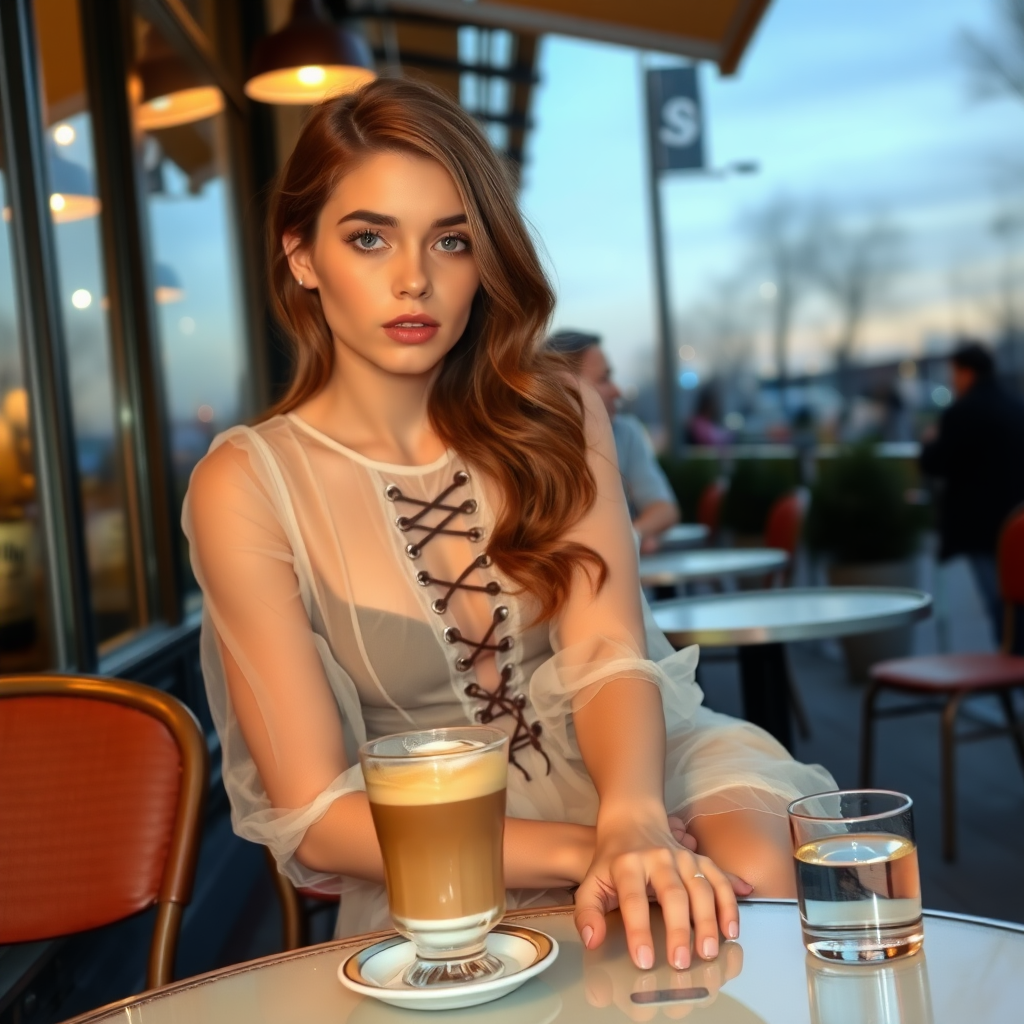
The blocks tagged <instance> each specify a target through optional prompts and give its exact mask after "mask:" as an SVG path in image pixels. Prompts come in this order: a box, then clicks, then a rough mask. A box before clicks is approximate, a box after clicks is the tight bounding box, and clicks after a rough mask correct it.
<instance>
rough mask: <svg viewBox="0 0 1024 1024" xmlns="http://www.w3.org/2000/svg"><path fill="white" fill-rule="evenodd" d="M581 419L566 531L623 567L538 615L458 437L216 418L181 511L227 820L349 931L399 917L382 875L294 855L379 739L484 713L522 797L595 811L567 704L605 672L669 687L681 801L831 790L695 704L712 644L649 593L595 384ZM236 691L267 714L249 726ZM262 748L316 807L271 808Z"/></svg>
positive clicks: (685, 807)
mask: <svg viewBox="0 0 1024 1024" xmlns="http://www.w3.org/2000/svg"><path fill="white" fill-rule="evenodd" d="M587 434H588V444H589V453H588V457H589V461H590V465H591V468H592V470H593V472H594V474H595V477H596V480H597V484H598V498H597V501H596V503H595V505H594V507H593V508H592V509H591V511H590V512H589V513H588V514H587V515H586V517H585V518H584V519H583V520H582V521H581V522H580V523H579V524H578V525H577V526H576V527H575V528H574V529H573V531H572V533H571V537H572V538H573V539H576V540H580V541H582V542H583V543H585V544H587V545H589V546H590V547H592V548H594V549H595V550H596V551H598V552H599V553H600V554H601V555H602V557H603V558H604V559H605V561H606V563H607V565H608V570H609V574H608V580H607V582H606V584H605V585H604V587H603V588H602V589H601V590H600V591H599V592H598V593H597V594H594V593H593V591H592V588H591V586H590V584H589V583H588V581H587V580H586V579H585V578H584V577H583V576H582V574H581V575H580V577H579V579H578V581H577V584H576V585H575V587H574V589H573V593H572V596H571V598H570V600H569V601H568V603H567V604H566V606H565V607H564V609H563V610H562V612H561V613H560V615H559V616H558V618H556V619H555V620H554V621H552V622H550V623H545V624H541V625H537V624H535V622H534V619H535V602H534V600H533V599H532V598H531V595H530V594H528V593H523V592H517V588H516V587H515V585H514V584H513V583H512V582H511V581H510V580H509V579H507V578H505V577H504V576H503V575H502V573H500V572H499V571H498V570H497V568H496V567H495V566H494V565H493V564H491V563H490V561H489V560H488V558H487V557H486V554H485V550H486V545H487V536H488V530H489V529H490V527H491V525H492V524H493V522H494V508H495V501H496V494H495V492H494V489H493V485H492V484H491V483H490V481H488V480H487V479H485V478H484V477H483V475H482V474H480V473H479V472H477V471H475V470H474V468H473V467H472V466H468V465H466V464H465V463H464V462H463V461H462V460H461V459H460V458H459V456H458V455H457V454H456V453H455V452H452V451H449V452H448V453H446V454H445V455H444V456H443V457H441V458H440V459H438V460H437V461H436V462H434V463H432V464H431V465H427V466H404V465H389V464H385V463H380V462H374V461H372V460H370V459H367V458H365V457H363V456H362V455H360V454H358V453H356V452H354V451H352V450H350V449H348V448H345V447H343V446H342V445H340V444H338V443H337V442H336V441H334V440H332V439H331V438H329V437H327V436H326V435H324V434H322V433H320V432H319V431H317V430H315V429H314V428H313V427H311V426H310V425H308V424H307V423H305V422H304V421H303V420H302V419H301V418H299V417H298V416H297V415H295V414H288V415H285V416H276V417H274V418H272V419H269V420H267V421H265V422H263V423H261V424H259V425H258V426H256V427H254V428H249V427H235V428H232V429H231V430H228V431H226V432H225V433H223V434H221V435H219V436H218V437H217V438H216V439H215V441H214V443H213V445H212V447H211V450H210V452H209V454H208V455H207V456H206V457H205V458H204V459H203V460H202V462H200V464H199V465H198V466H197V468H196V470H195V471H194V473H193V476H192V480H191V483H190V488H189V493H188V495H187V497H186V500H185V506H184V513H183V526H184V529H185V533H186V535H187V537H188V539H189V542H190V545H191V558H192V565H193V568H194V571H195V574H196V578H197V579H198V581H199V583H200V585H201V587H202V589H203V593H204V620H203V631H202V664H203V673H204V677H205V680H206V687H207V692H208V694H209V701H210V707H211V709H212V712H213V718H214V721H215V723H216V726H217V730H218V733H219V735H220V738H221V744H222V751H223V769H224V784H225V787H226V789H227V792H228V795H229V797H230V800H231V808H232V822H233V825H234V828H235V831H236V832H237V833H238V834H239V835H241V836H243V837H245V838H246V839H250V840H252V841H254V842H257V843H262V844H264V845H266V846H267V847H269V849H270V850H271V851H272V853H273V855H274V857H275V858H276V859H277V862H278V864H279V865H280V867H281V869H282V870H283V871H284V873H285V874H286V875H287V876H288V877H289V878H290V879H291V880H292V881H293V882H295V883H296V884H297V885H300V886H305V887H313V888H316V889H319V890H321V891H328V892H339V893H342V900H341V908H340V912H339V918H338V924H337V930H336V934H338V935H339V936H341V935H347V934H352V933H355V932H358V931H364V930H368V929H371V928H377V927H384V926H386V924H387V922H388V918H387V903H386V899H385V895H384V891H383V887H382V886H380V885H377V884H373V883H370V882H365V881H361V880H358V879H352V878H345V877H340V876H335V875H327V874H323V873H319V872H316V871H313V870H310V869H309V868H308V867H306V866H305V865H303V864H302V863H301V862H300V861H299V860H298V859H297V858H296V857H295V851H296V849H297V848H298V846H299V844H300V843H301V842H302V839H303V836H304V835H305V832H306V830H307V829H308V828H309V827H310V826H311V825H312V824H313V823H314V822H316V821H318V820H319V819H320V818H321V817H322V816H323V815H324V814H325V813H326V811H327V809H328V807H329V806H330V805H331V803H332V802H333V801H334V800H336V799H338V798H339V797H341V796H343V795H345V794H348V793H352V792H354V791H358V790H362V789H363V788H364V786H363V780H362V776H361V771H360V768H359V762H358V756H357V749H358V747H359V745H360V744H361V743H362V742H363V741H365V740H366V739H367V738H373V737H377V736H381V735H385V734H387V733H392V732H400V731H403V730H407V729H418V728H432V727H437V726H443V725H453V724H465V723H472V722H478V721H481V720H483V721H489V722H490V723H491V724H492V725H495V726H497V727H499V728H503V729H505V730H507V731H508V733H509V735H510V737H511V738H512V763H510V765H509V776H508V814H509V815H510V816H513V817H520V818H532V819H544V820H562V821H572V822H576V823H580V824H591V825H592V824H593V823H594V822H595V820H596V814H597V794H596V792H595V790H594V786H593V784H592V783H591V781H590V778H589V776H588V774H587V771H586V768H585V766H584V764H583V762H582V760H581V758H580V754H579V750H578V747H577V745H576V742H575V739H574V733H573V725H572V715H573V711H574V709H578V708H579V707H580V706H581V705H582V704H584V703H585V702H586V701H587V700H589V699H590V698H592V696H593V695H594V693H596V691H597V690H598V689H599V688H600V686H601V684H602V683H604V682H606V681H609V680H612V679H623V678H628V679H633V680H635V681H636V685H638V686H643V685H654V686H658V687H659V688H660V690H661V694H662V700H663V704H664V708H665V718H666V724H667V734H668V744H667V763H666V766H665V804H666V807H667V808H668V809H669V810H670V811H675V812H678V813H679V814H680V815H681V816H682V817H683V819H684V820H690V819H691V818H693V817H694V816H696V815H698V814H710V813H720V812H723V811H729V810H735V809H737V808H749V809H755V810H760V811H765V812H769V813H772V814H784V813H785V808H786V805H787V803H788V802H789V801H791V800H794V799H796V798H797V797H798V796H800V795H804V794H808V793H813V792H820V791H823V790H827V789H833V788H835V783H834V782H833V780H832V778H831V776H829V774H828V773H827V772H826V771H825V770H824V769H823V768H821V767H819V766H816V765H811V766H808V765H802V764H799V763H798V762H796V761H794V760H793V759H792V758H791V757H790V756H789V754H788V753H787V752H786V751H785V750H784V749H783V747H782V746H781V745H780V744H778V743H777V742H776V741H775V740H774V739H773V738H772V737H770V736H769V735H768V734H767V733H765V732H763V731H762V730H761V729H758V728H756V727H754V726H752V725H750V724H748V723H746V722H742V721H738V720H735V719H732V718H729V717H727V716H725V715H721V714H717V713H716V712H713V711H710V710H708V709H706V708H703V707H701V700H702V697H703V695H702V693H701V690H700V688H699V687H698V686H697V684H696V682H695V680H694V670H695V668H696V665H697V655H698V651H697V648H696V647H691V648H687V649H686V650H683V651H679V652H678V653H673V651H672V648H671V646H670V645H669V644H668V642H667V641H666V640H665V637H664V635H663V634H661V633H660V631H658V630H657V628H656V627H655V626H654V624H653V622H652V621H651V619H650V616H649V614H648V613H647V611H646V605H645V604H644V603H643V601H642V597H641V592H640V587H639V581H638V576H637V560H636V549H635V546H634V543H633V536H632V532H631V530H630V524H629V519H628V514H627V511H626V502H625V498H624V496H623V493H622V485H621V479H620V477H619V473H618V469H617V466H616V462H615V454H614V445H613V441H612V436H611V429H610V425H609V423H608V419H607V416H606V415H605V414H604V411H603V409H602V408H601V406H600V404H599V403H597V402H595V401H594V400H593V397H592V396H589V397H588V398H587ZM455 584H458V586H456V585H455ZM227 660H230V661H231V662H233V665H234V666H235V668H236V669H237V671H233V672H232V673H231V678H230V680H229V678H228V675H227V673H226V672H225V662H226V661H227ZM242 701H244V702H245V703H246V705H247V708H248V712H247V714H245V715H243V718H245V720H246V722H247V723H252V722H254V721H255V722H256V723H257V724H256V725H254V726H253V725H250V727H249V732H250V735H249V743H247V741H246V737H245V736H243V735H242V729H241V727H240V725H239V719H238V716H237V715H236V709H237V708H238V707H239V702H242ZM324 730H328V731H330V730H333V731H334V733H335V734H336V736H337V741H336V742H337V747H338V751H339V755H338V759H337V763H336V765H335V766H334V767H333V768H329V769H325V767H324V765H323V764H322V763H320V764H318V765H316V766H310V765H307V764H306V763H304V759H303V757H302V756H301V755H300V756H296V754H295V751H296V750H298V751H301V750H302V741H303V736H305V735H307V734H311V733H312V732H313V731H315V732H317V734H318V735H320V734H322V733H323V731H324ZM254 731H256V732H259V733H260V735H259V736H255V735H253V732H254ZM257 743H258V744H259V745H260V749H262V750H264V751H270V753H269V754H268V755H267V756H270V757H274V758H276V762H275V764H276V766H277V770H279V771H283V772H285V773H287V775H288V777H289V778H290V779H291V780H292V781H293V782H294V785H291V786H290V787H289V788H290V791H291V792H301V793H303V794H305V795H306V797H305V799H304V802H301V805H300V803H299V800H296V801H293V802H294V803H295V804H296V805H295V806H284V807H275V806H273V805H272V803H271V801H270V799H269V797H268V796H267V793H266V791H265V788H264V786H263V784H262V782H261V779H260V775H259V772H258V770H257V768H256V764H255V762H254V759H253V756H252V755H251V754H250V744H252V745H253V749H256V744H257ZM284 752H287V754H285V753H284ZM284 757H286V758H287V763H285V764H282V763H281V760H282V758H284ZM346 765H347V766H348V767H346ZM555 900H557V901H558V902H564V901H565V893H564V891H561V892H558V893H550V892H548V893H543V892H536V891H529V892H526V891H523V892H510V893H509V905H510V906H517V905H518V906H522V905H525V904H528V903H531V902H543V901H546V902H554V901H555Z"/></svg>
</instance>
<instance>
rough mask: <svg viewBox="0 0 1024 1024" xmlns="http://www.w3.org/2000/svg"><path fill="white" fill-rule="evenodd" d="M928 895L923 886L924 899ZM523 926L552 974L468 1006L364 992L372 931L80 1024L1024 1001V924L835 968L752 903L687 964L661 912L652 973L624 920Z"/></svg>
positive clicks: (813, 1012) (739, 1018)
mask: <svg viewBox="0 0 1024 1024" xmlns="http://www.w3.org/2000/svg"><path fill="white" fill-rule="evenodd" d="M925 895H926V897H927V893H926V894H925ZM509 916H510V918H513V919H514V920H515V921H516V923H517V924H520V925H525V926H527V927H532V928H537V929H540V930H541V931H544V932H547V933H548V934H549V935H552V936H553V937H554V938H555V939H556V940H557V941H558V943H559V946H560V947H561V949H560V952H559V955H558V958H557V960H555V962H554V963H553V964H552V965H551V967H549V968H548V970H547V971H545V972H544V973H543V974H541V975H539V976H538V977H536V978H533V979H532V980H530V981H528V982H526V984H525V985H523V987H522V988H520V989H518V990H517V991H516V992H513V993H512V994H511V995H508V996H505V997H504V998H503V999H499V1000H496V1001H495V1002H492V1003H486V1004H484V1005H482V1006H475V1007H471V1008H468V1009H464V1010H449V1011H438V1012H435V1013H428V1012H416V1011H412V1010H398V1009H393V1008H391V1007H389V1006H385V1005H383V1004H381V1003H378V1002H376V1001H374V1000H371V999H366V998H364V997H360V996H357V995H355V994H353V993H352V992H349V991H348V989H346V988H343V987H342V985H341V983H340V982H339V981H338V966H339V965H340V964H341V962H342V961H343V960H344V959H345V958H346V957H347V956H348V955H349V954H350V953H353V952H355V951H356V950H358V949H360V948H361V947H363V946H365V945H367V944H368V943H370V942H371V941H375V939H376V938H379V937H381V936H380V933H378V935H377V936H373V937H371V936H361V937H357V938H352V939H347V940H344V941H342V942H331V943H326V944H324V945H321V946H311V947H308V948H306V949H300V950H296V951H294V952H291V953H284V954H281V955H279V956H272V957H267V958H266V959H263V960H254V961H252V962H251V963H246V964H238V965H236V966H234V967H228V968H225V969H224V970H221V971H215V972H214V973H212V974H205V975H202V976H200V977H197V978H187V979H185V980H184V981H180V982H177V983H175V984H173V985H169V986H167V987H165V988H162V989H157V990H155V991H153V992H149V993H146V994H144V995H141V996H138V997H136V998H134V999H130V1000H125V1001H124V1002H122V1003H117V1004H114V1005H111V1006H108V1007H104V1008H103V1009H99V1010H94V1011H92V1012H91V1013H87V1014H84V1015H83V1016H81V1017H77V1018H75V1024H86V1022H88V1024H100V1022H103V1024H115V1022H116V1024H186V1022H187V1024H442V1021H444V1022H448V1021H456V1022H459V1024H615V1022H627V1021H630V1020H635V1021H649V1020H666V1019H670V1018H675V1019H678V1018H679V1017H681V1016H684V1015H686V1014H687V1013H689V1016H688V1020H690V1021H691V1024H963V1022H965V1021H969V1022H970V1024H1010V1022H1012V1021H1017V1020H1020V1019H1021V1013H1022V1007H1024V927H1022V926H1020V925H1014V924H1007V923H1003V922H998V921H984V920H980V919H976V918H968V917H960V916H957V915H953V914H941V913H934V912H928V911H926V912H925V926H924V934H925V940H924V950H923V952H922V953H918V954H916V955H914V956H912V957H908V958H906V959H903V960H899V961H890V962H888V963H885V964H880V965H877V966H847V967H836V966H833V965H830V964H824V963H822V962H821V961H818V960H815V959H814V958H813V957H811V956H810V955H809V954H807V953H806V952H805V951H804V948H803V945H802V944H801V940H800V922H799V917H798V914H797V908H796V904H795V902H793V901H788V900H751V901H743V905H742V906H741V910H740V938H739V941H738V942H736V943H723V945H722V952H721V954H720V955H719V957H718V959H717V960H714V961H711V962H710V963H703V962H699V961H698V963H697V966H696V967H694V968H693V969H692V970H688V971H675V970H672V969H670V968H668V967H666V966H665V952H664V931H663V929H662V927H661V922H660V912H659V911H658V910H657V908H654V917H655V948H656V950H657V952H656V960H655V968H654V969H653V970H651V971H640V970H637V969H636V968H635V967H634V966H633V964H632V963H631V961H630V960H629V958H628V956H627V955H626V949H625V943H624V941H623V936H622V926H621V922H620V920H619V918H618V915H617V914H616V915H612V917H611V918H610V920H609V924H610V926H611V927H610V932H609V936H608V938H607V939H606V940H605V943H604V945H602V946H601V947H600V948H599V949H596V950H591V951H588V950H585V949H584V948H583V945H582V944H581V942H580V940H579V937H578V936H577V933H576V929H575V927H574V926H573V921H572V908H571V907H555V908H547V909H543V910H533V911H518V912H515V913H513V914H511V915H509ZM668 988H704V989H707V996H705V997H702V998H700V999H698V1000H697V1001H695V1002H676V1003H662V1004H654V1005H651V1004H646V1005H645V1004H643V1003H640V1004H638V1003H635V1002H634V1001H633V999H632V998H631V997H632V996H633V995H634V994H640V993H644V992H650V991H654V990H659V989H668Z"/></svg>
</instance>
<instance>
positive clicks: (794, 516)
mask: <svg viewBox="0 0 1024 1024" xmlns="http://www.w3.org/2000/svg"><path fill="white" fill-rule="evenodd" d="M806 507H807V496H806V492H804V491H800V490H798V491H793V492H792V493H790V494H785V495H783V496H782V497H781V498H779V500H778V501H776V502H775V504H774V505H772V507H771V509H770V510H769V512H768V521H767V523H765V527H764V542H765V546H766V547H769V548H781V549H782V550H783V551H785V552H786V554H788V555H789V564H788V565H787V566H786V568H785V569H783V570H782V571H781V572H780V573H779V582H780V583H781V584H782V585H783V586H788V585H789V583H790V581H791V580H792V578H793V567H794V563H795V561H796V555H797V549H798V548H799V546H800V535H801V534H802V533H803V528H804V512H805V510H806Z"/></svg>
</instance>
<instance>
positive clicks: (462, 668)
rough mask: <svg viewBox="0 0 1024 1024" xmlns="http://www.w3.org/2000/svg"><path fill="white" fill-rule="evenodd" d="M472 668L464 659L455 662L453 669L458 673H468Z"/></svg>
mask: <svg viewBox="0 0 1024 1024" xmlns="http://www.w3.org/2000/svg"><path fill="white" fill-rule="evenodd" d="M472 667H473V666H472V665H471V664H470V663H469V662H468V661H466V659H465V658H457V659H456V660H455V668H456V670H457V671H459V672H468V671H469V670H470V669H471V668H472Z"/></svg>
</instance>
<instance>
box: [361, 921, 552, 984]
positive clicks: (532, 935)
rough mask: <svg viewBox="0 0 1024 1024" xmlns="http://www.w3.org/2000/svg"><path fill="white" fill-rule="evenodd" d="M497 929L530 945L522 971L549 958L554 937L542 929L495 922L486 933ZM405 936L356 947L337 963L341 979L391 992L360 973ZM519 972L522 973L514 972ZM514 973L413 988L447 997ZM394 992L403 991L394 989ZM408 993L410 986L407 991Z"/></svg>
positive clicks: (503, 981)
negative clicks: (530, 960) (529, 959)
mask: <svg viewBox="0 0 1024 1024" xmlns="http://www.w3.org/2000/svg"><path fill="white" fill-rule="evenodd" d="M495 932H498V933H500V934H502V935H508V936H510V937H511V938H517V939H522V940H523V941H524V942H528V943H529V944H530V945H531V946H533V948H534V953H535V955H534V961H533V963H532V964H531V965H530V967H527V968H524V971H525V970H531V969H532V968H533V967H536V966H537V965H538V964H540V963H544V962H545V961H547V960H548V958H550V957H551V955H552V953H553V952H554V951H555V949H556V948H557V946H556V943H555V940H554V939H553V938H552V937H551V936H550V935H548V934H546V933H545V932H541V931H536V930H535V929H533V928H524V927H522V926H521V925H515V924H505V923H502V924H498V925H495V927H494V928H492V929H491V932H490V934H494V933H495ZM409 941H410V940H409V939H406V938H403V937H402V936H401V935H393V936H391V937H390V938H387V939H382V940H381V941H379V942H374V943H372V944H371V945H369V946H366V947H365V948H364V949H361V950H358V951H356V952H355V953H352V954H351V955H350V956H349V957H348V958H347V959H346V960H345V962H344V963H343V964H342V965H341V971H342V973H343V974H344V976H345V978H346V979H347V980H348V981H350V982H351V983H352V984H353V985H358V986H360V987H362V988H365V989H372V990H373V991H374V992H382V993H384V992H387V993H392V992H395V991H396V990H395V989H388V988H385V987H384V986H382V985H377V984H375V983H374V982H372V981H370V980H369V979H368V978H367V977H365V976H364V974H363V972H362V967H363V964H365V963H366V962H367V960H369V959H370V958H371V957H374V956H377V954H378V953H383V952H384V951H385V950H386V949H391V948H392V947H394V946H398V945H402V944H403V943H406V942H409ZM517 973H523V972H517ZM515 977H516V975H515V974H513V975H502V976H501V977H500V978H487V979H485V980H484V981H478V982H467V983H466V984H465V985H442V986H439V987H437V988H433V989H431V988H423V989H417V990H415V991H416V992H417V993H418V994H419V996H420V997H421V998H430V997H431V996H435V995H436V996H437V997H441V996H451V995H452V994H453V991H454V990H467V989H474V990H477V991H478V990H479V989H481V988H484V987H485V986H489V985H500V984H508V982H509V981H510V980H511V979H512V978H515ZM397 991H399V992H401V991H404V990H402V989H398V990H397ZM408 991H409V992H412V991H413V990H412V989H409V990H408Z"/></svg>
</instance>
